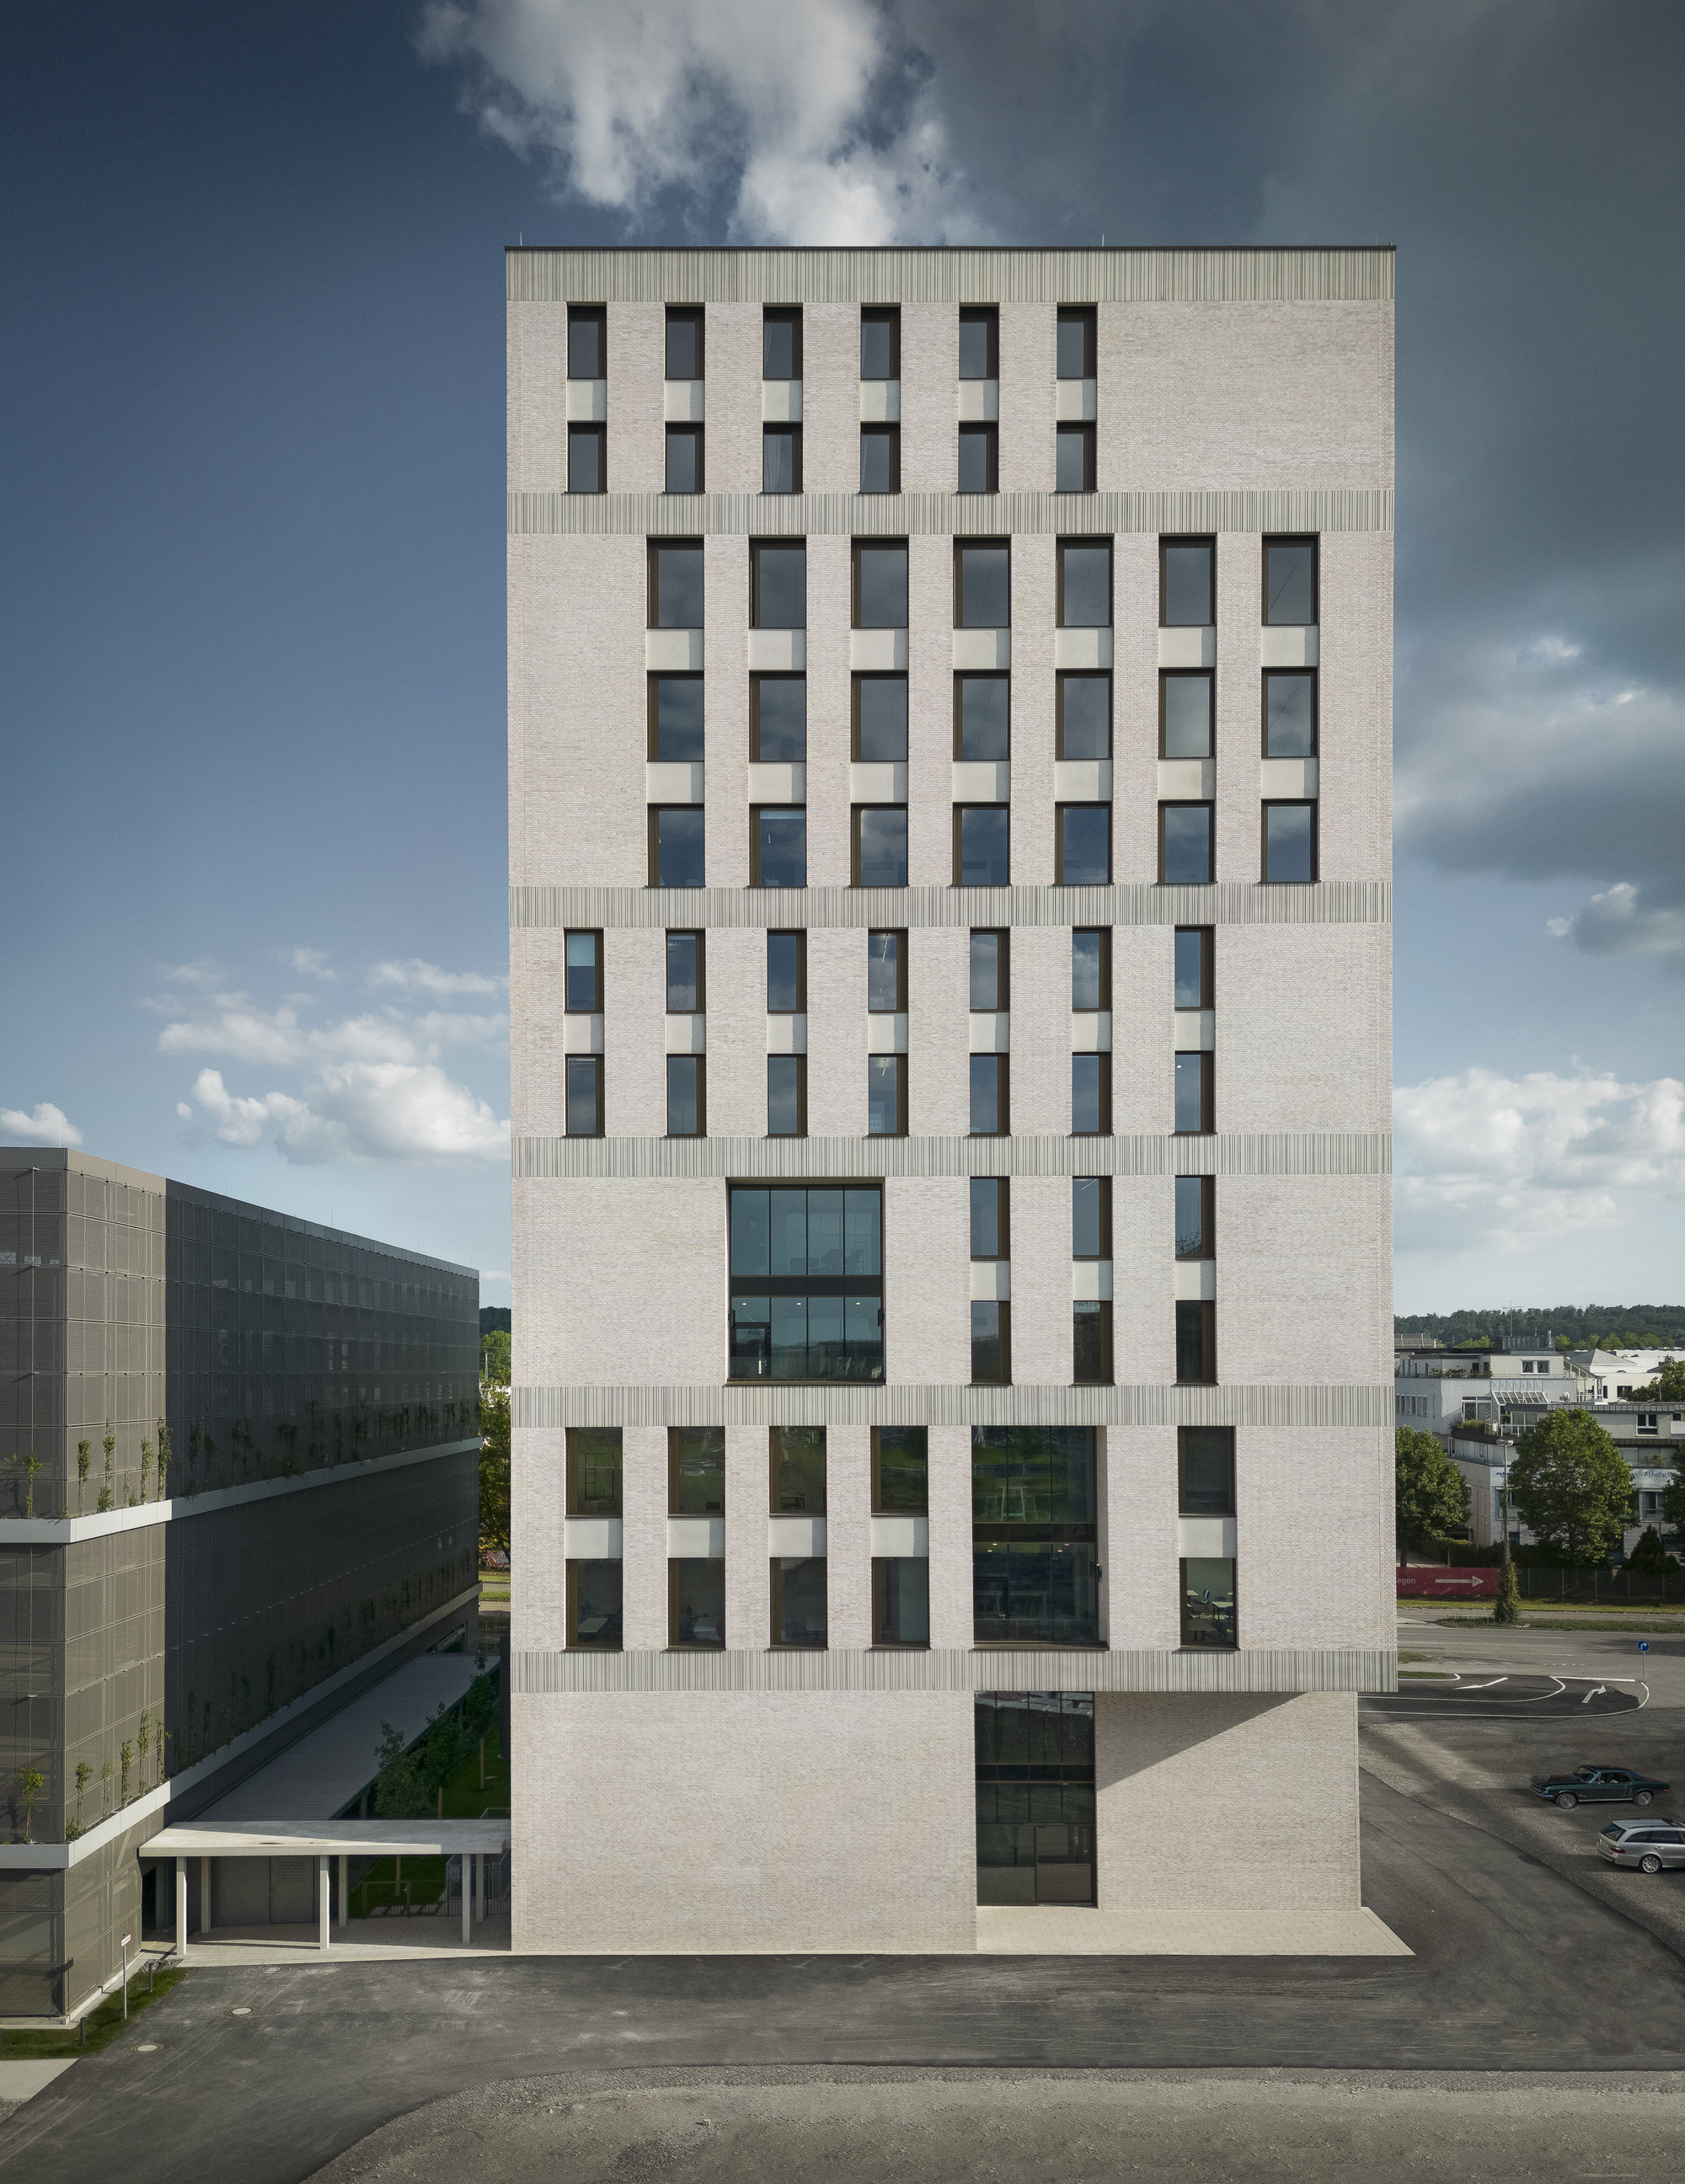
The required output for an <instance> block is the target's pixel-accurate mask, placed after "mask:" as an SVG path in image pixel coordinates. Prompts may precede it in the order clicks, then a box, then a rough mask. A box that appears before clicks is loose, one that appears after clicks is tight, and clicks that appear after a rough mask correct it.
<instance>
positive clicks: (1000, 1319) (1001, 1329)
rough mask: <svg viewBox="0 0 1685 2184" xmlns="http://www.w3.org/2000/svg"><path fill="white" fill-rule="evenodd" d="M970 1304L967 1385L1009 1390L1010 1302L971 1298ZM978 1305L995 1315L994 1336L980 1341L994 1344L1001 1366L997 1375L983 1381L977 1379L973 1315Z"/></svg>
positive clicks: (975, 1331)
mask: <svg viewBox="0 0 1685 2184" xmlns="http://www.w3.org/2000/svg"><path fill="white" fill-rule="evenodd" d="M970 1303H971V1308H972V1329H971V1379H970V1382H969V1385H971V1386H972V1387H974V1388H1010V1387H1011V1386H1012V1385H1013V1307H1012V1301H1011V1299H1010V1298H1008V1297H973V1298H972V1299H971V1300H970ZM979 1305H986V1306H987V1307H989V1308H990V1310H991V1311H992V1312H994V1314H995V1325H996V1333H995V1334H994V1335H993V1336H989V1335H985V1336H983V1337H982V1338H981V1339H982V1340H984V1341H985V1342H987V1341H990V1340H992V1341H994V1342H995V1343H996V1346H997V1350H998V1354H999V1358H1000V1366H1001V1369H1000V1371H999V1372H998V1373H994V1374H993V1375H991V1376H990V1377H987V1378H985V1379H979V1378H978V1377H977V1345H978V1341H979V1336H978V1334H977V1325H976V1318H975V1314H976V1310H977V1307H978V1306H979Z"/></svg>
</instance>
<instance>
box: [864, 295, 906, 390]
mask: <svg viewBox="0 0 1685 2184" xmlns="http://www.w3.org/2000/svg"><path fill="white" fill-rule="evenodd" d="M900 331H901V317H900V314H899V313H898V312H895V311H862V313H861V315H860V376H861V377H862V379H898V378H899V377H900V376H901V357H900V355H899V354H898V352H899V350H900V348H901V343H900V341H899V339H898V338H897V337H898V336H899V334H900Z"/></svg>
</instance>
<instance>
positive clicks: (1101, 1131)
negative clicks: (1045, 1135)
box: [1071, 1054, 1112, 1138]
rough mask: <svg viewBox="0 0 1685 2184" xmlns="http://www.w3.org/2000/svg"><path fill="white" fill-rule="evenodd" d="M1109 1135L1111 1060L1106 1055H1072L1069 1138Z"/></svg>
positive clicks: (1110, 1123) (1110, 1126)
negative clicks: (1070, 1136)
mask: <svg viewBox="0 0 1685 2184" xmlns="http://www.w3.org/2000/svg"><path fill="white" fill-rule="evenodd" d="M1111 1134H1112V1057H1111V1056H1110V1055H1109V1054H1074V1055H1073V1056H1071V1135H1072V1136H1073V1137H1074V1138H1106V1137H1110V1135H1111Z"/></svg>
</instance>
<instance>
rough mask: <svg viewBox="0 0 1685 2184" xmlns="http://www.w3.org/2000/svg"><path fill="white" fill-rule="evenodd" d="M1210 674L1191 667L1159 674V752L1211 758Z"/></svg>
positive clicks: (1178, 756)
mask: <svg viewBox="0 0 1685 2184" xmlns="http://www.w3.org/2000/svg"><path fill="white" fill-rule="evenodd" d="M1211 718H1212V706H1211V677H1210V676H1209V675H1208V674H1206V673H1204V672H1202V671H1195V670H1192V669H1188V670H1186V671H1183V670H1174V669H1173V670H1168V671H1166V672H1165V673H1163V675H1161V676H1160V677H1158V755H1159V757H1160V758H1209V757H1210V756H1211V752H1212V744H1211Z"/></svg>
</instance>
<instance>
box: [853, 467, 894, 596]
mask: <svg viewBox="0 0 1685 2184" xmlns="http://www.w3.org/2000/svg"><path fill="white" fill-rule="evenodd" d="M883 489H884V491H885V492H888V491H890V490H891V488H890V487H884V488H883ZM854 626H855V627H856V629H905V628H906V627H907V542H906V540H905V539H902V538H886V539H865V538H857V539H856V541H855V543H854Z"/></svg>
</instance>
